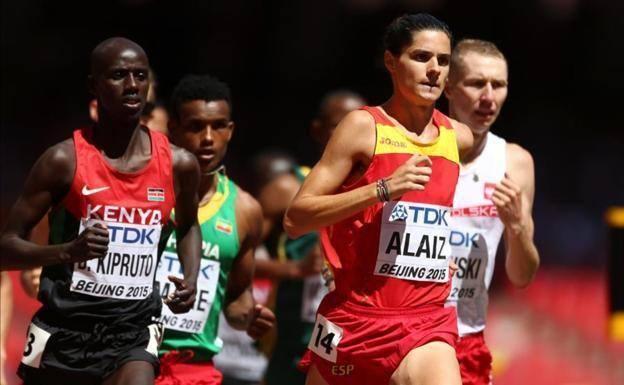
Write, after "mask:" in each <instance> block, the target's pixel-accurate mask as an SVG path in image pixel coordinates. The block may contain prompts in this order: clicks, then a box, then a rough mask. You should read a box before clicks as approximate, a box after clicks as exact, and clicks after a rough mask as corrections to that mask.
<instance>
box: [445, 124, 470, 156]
mask: <svg viewBox="0 0 624 385" xmlns="http://www.w3.org/2000/svg"><path fill="white" fill-rule="evenodd" d="M448 119H449V121H450V122H451V126H453V127H452V128H453V130H454V131H455V136H456V137H457V144H458V147H459V151H460V153H465V152H467V151H469V150H470V149H471V148H472V146H473V145H474V137H473V135H472V131H471V130H470V127H468V125H467V124H465V123H462V122H460V121H458V120H455V119H453V118H450V117H449V118H448Z"/></svg>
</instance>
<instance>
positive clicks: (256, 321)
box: [247, 304, 275, 339]
mask: <svg viewBox="0 0 624 385" xmlns="http://www.w3.org/2000/svg"><path fill="white" fill-rule="evenodd" d="M252 317H253V318H252V319H251V323H250V324H249V327H248V328H247V334H248V335H249V336H250V337H251V338H253V339H258V338H260V337H262V336H263V335H264V334H266V333H267V332H268V331H269V330H271V329H272V328H273V326H275V314H273V312H272V311H271V309H269V308H268V307H264V306H262V305H260V304H256V307H254V309H253V315H252Z"/></svg>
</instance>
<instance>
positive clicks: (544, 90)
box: [0, 0, 624, 385]
mask: <svg viewBox="0 0 624 385" xmlns="http://www.w3.org/2000/svg"><path fill="white" fill-rule="evenodd" d="M1 7H2V11H1V18H2V23H1V28H2V33H1V36H0V39H1V55H0V56H1V61H2V79H1V82H2V86H1V88H2V91H1V92H2V103H1V108H2V116H1V127H2V132H1V140H0V178H1V181H2V182H1V183H0V193H1V201H0V203H1V205H0V207H1V209H2V211H0V215H1V214H2V213H6V210H7V208H8V207H10V205H11V204H12V202H13V201H14V200H15V198H16V195H17V193H18V192H19V190H20V189H21V186H22V184H23V181H24V178H25V176H26V173H27V171H28V170H29V168H30V167H31V165H32V164H33V162H34V160H35V159H36V157H37V156H38V155H39V154H40V153H41V152H42V151H43V150H44V149H45V148H47V147H48V146H49V145H51V144H53V143H55V142H58V141H60V140H61V139H64V138H66V137H68V136H69V135H70V133H71V131H72V130H73V129H74V128H76V127H79V126H81V125H84V124H87V122H88V114H87V104H88V102H89V95H88V93H87V88H86V75H87V71H88V57H89V53H90V51H91V49H92V48H93V47H94V46H95V44H97V43H98V42H99V41H101V40H103V39H105V38H107V37H110V36H117V35H121V36H126V37H129V38H131V39H134V40H136V41H137V42H139V43H140V44H141V45H142V46H143V47H144V48H145V49H146V51H147V53H148V55H149V57H150V60H151V64H152V66H153V68H154V70H155V72H156V74H157V77H158V96H159V98H160V99H163V100H166V99H167V96H168V94H169V92H170V91H171V89H172V88H173V86H174V85H175V83H176V82H177V81H178V79H179V78H180V77H181V76H182V75H184V74H186V73H210V74H213V75H216V76H217V77H219V78H220V79H221V80H224V81H226V82H227V83H229V84H230V86H231V87H232V91H233V98H234V100H233V103H234V119H235V121H236V122H237V133H236V135H235V139H234V141H233V143H232V144H231V146H230V150H229V153H228V157H227V161H226V164H227V166H228V170H229V173H230V174H232V175H234V178H235V179H237V180H239V181H241V182H242V184H243V185H244V184H245V167H244V165H245V163H246V161H247V159H248V158H250V157H251V156H252V155H253V154H255V153H257V152H259V151H260V150H262V149H265V148H267V147H272V148H282V149H285V150H287V151H289V152H291V153H292V154H295V155H296V156H297V158H298V160H299V161H300V162H302V163H304V164H313V163H314V161H315V159H316V157H317V155H318V154H317V150H316V147H315V146H314V145H313V144H312V142H311V140H310V139H309V138H308V136H307V128H308V123H309V121H310V119H311V118H312V117H313V115H314V113H315V111H316V109H317V106H318V102H319V99H320V97H321V96H322V95H323V94H324V93H326V92H327V91H329V90H333V89H336V88H348V89H352V90H354V91H357V92H359V93H361V94H362V95H363V96H365V97H366V98H367V99H368V100H369V102H370V103H374V104H376V103H381V102H383V101H384V100H385V98H387V97H388V96H389V95H390V92H391V84H390V82H389V80H388V77H387V75H386V74H385V70H384V68H383V65H382V61H381V53H382V50H381V36H382V33H383V29H384V27H385V26H386V25H387V23H388V22H389V21H390V20H391V19H392V18H394V17H395V16H398V15H399V14H401V13H405V12H418V11H427V12H430V13H432V14H434V15H436V16H437V17H439V18H441V19H443V20H445V21H446V22H447V23H448V24H449V25H450V26H451V29H452V30H453V32H454V34H455V37H456V38H463V37H477V38H482V39H487V40H491V41H494V42H495V43H496V44H497V45H498V46H499V47H500V48H501V50H502V51H503V52H504V53H505V54H506V56H507V58H508V60H509V64H510V88H509V92H510V93H509V98H508V100H507V104H506V106H505V107H504V109H503V112H502V114H501V117H500V118H499V121H498V123H497V124H496V125H495V127H494V129H493V131H494V132H495V133H497V134H500V135H502V136H504V137H505V138H507V139H508V140H510V141H514V142H518V143H520V144H521V145H522V146H524V147H525V148H527V149H528V150H529V151H531V152H532V154H533V156H534V158H535V163H536V174H537V175H536V185H537V192H536V203H535V210H534V216H535V220H536V243H537V245H538V248H539V250H540V253H541V257H542V268H541V269H540V271H539V273H538V276H537V279H536V282H535V283H534V284H532V285H531V286H530V287H529V288H528V289H525V290H515V289H512V288H510V287H509V285H508V284H507V282H506V278H505V277H504V273H502V269H500V266H501V265H502V263H500V262H499V269H498V270H497V271H498V273H497V276H496V278H495V281H494V284H493V290H492V300H491V307H490V312H491V314H490V320H489V327H488V328H489V331H488V332H487V333H486V338H487V339H488V340H489V341H490V344H491V346H492V350H493V352H494V359H495V379H496V381H495V382H496V383H497V384H527V383H530V384H535V385H539V384H623V383H624V336H622V334H620V335H619V338H620V342H618V341H617V337H618V335H616V332H617V330H612V332H611V333H610V332H609V327H608V325H609V324H610V322H613V321H614V319H615V318H614V317H613V315H614V310H617V309H619V310H620V311H621V312H624V285H623V284H622V283H621V282H622V281H623V279H622V277H623V276H624V245H623V243H624V240H623V239H624V238H623V237H624V236H623V235H622V234H623V231H622V229H621V228H620V229H619V230H617V229H613V230H609V227H608V225H607V222H606V220H605V212H606V210H607V209H608V208H609V207H611V206H618V205H619V206H624V172H623V171H622V168H623V167H624V134H623V127H622V124H621V119H616V116H617V115H618V113H619V112H620V111H622V110H620V108H621V105H620V104H621V99H620V97H621V95H622V92H623V91H624V76H623V74H624V64H623V63H624V51H623V50H622V38H624V23H623V21H624V2H622V1H618V0H526V1H500V0H499V1H495V0H491V1H451V0H316V1H297V0H274V1H254V0H247V1H243V0H228V1H198V0H195V1H185V2H175V3H174V2H170V1H157V0H153V1H150V0H109V1H85V2H46V1H41V0H40V1H8V0H7V1H3V2H2V5H1ZM440 105H441V108H442V109H444V108H445V107H444V102H442V103H441V104H440ZM0 218H1V217H0ZM621 222H622V219H621V218H620V219H614V220H613V223H614V224H617V223H619V224H620V226H622V223H621ZM616 227H617V226H616ZM609 256H611V258H612V261H611V262H609ZM609 273H611V274H609ZM609 275H611V276H612V282H613V283H612V284H611V285H610V284H609V279H608V278H609ZM11 277H12V279H13V280H14V284H15V285H14V296H15V300H16V301H15V302H16V308H15V311H14V313H15V314H14V317H13V322H12V326H11V332H10V339H9V345H8V347H7V348H8V349H7V354H8V358H9V361H8V368H7V373H8V375H9V377H10V379H9V384H11V385H12V384H17V383H18V382H17V379H16V378H15V377H14V375H13V373H14V371H15V370H14V369H15V367H16V365H17V361H19V357H20V355H21V351H22V349H23V335H24V332H25V329H26V327H27V324H28V322H29V320H30V316H31V314H32V312H33V311H34V310H35V309H36V308H37V303H36V302H35V301H34V300H31V299H29V298H27V297H26V296H25V294H24V293H23V292H22V291H21V289H20V286H19V282H18V275H17V274H16V273H11ZM618 285H619V286H618ZM618 301H620V302H618ZM610 304H611V305H610ZM620 322H624V321H620ZM620 327H621V328H623V329H624V326H620ZM619 333H624V332H623V331H621V330H620V332H619Z"/></svg>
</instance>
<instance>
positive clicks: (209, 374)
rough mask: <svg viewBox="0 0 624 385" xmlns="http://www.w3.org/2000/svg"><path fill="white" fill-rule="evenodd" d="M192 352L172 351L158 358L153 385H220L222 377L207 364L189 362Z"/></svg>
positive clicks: (211, 365) (212, 366)
mask: <svg viewBox="0 0 624 385" xmlns="http://www.w3.org/2000/svg"><path fill="white" fill-rule="evenodd" d="M192 357H193V352H192V351H190V350H183V351H176V350H173V351H171V352H169V353H167V354H165V355H164V356H162V357H160V375H159V376H158V377H157V378H156V382H155V385H221V381H222V380H223V375H222V374H221V372H219V371H218V370H217V369H216V368H215V367H214V365H213V363H212V361H209V362H190V361H189V360H190V359H191V358H192Z"/></svg>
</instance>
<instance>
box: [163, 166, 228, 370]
mask: <svg viewBox="0 0 624 385" xmlns="http://www.w3.org/2000/svg"><path fill="white" fill-rule="evenodd" d="M217 178H218V182H217V191H216V192H215V193H214V195H213V196H212V198H210V201H209V202H208V203H207V204H206V205H204V206H202V207H200V208H199V210H198V212H197V217H198V222H199V224H200V227H201V233H202V260H201V266H200V270H199V275H198V277H197V298H196V300H195V305H193V309H192V310H190V311H189V312H188V313H185V314H173V313H171V311H169V309H168V308H166V307H163V311H162V315H161V318H160V321H161V322H162V323H163V325H164V326H165V335H164V340H163V342H162V345H161V349H162V351H161V352H160V353H161V354H164V353H166V352H167V351H170V350H192V351H193V352H194V357H193V361H210V360H211V359H212V356H213V355H215V354H216V353H218V352H219V351H220V350H221V347H222V345H223V343H222V341H221V339H219V338H218V336H217V332H218V330H219V313H220V312H221V310H222V307H223V302H224V297H225V289H226V286H227V280H228V276H229V275H230V271H231V270H232V263H233V262H234V260H235V259H236V257H237V256H238V252H239V250H240V241H239V238H238V226H237V223H236V197H237V195H238V187H237V186H236V184H234V182H232V181H231V180H230V179H229V178H228V177H227V176H225V175H222V174H217ZM175 244H176V238H175V234H173V235H172V236H171V237H170V238H169V240H168V242H167V247H166V248H165V252H164V253H163V257H162V258H161V263H160V265H159V266H158V272H157V277H156V279H157V280H158V281H159V283H160V288H161V295H162V297H166V296H167V294H169V293H170V292H171V291H172V290H175V287H174V285H173V284H172V283H170V282H169V280H168V279H167V276H168V275H172V274H173V275H181V273H182V267H181V265H180V262H179V260H178V256H177V254H176V248H175Z"/></svg>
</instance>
